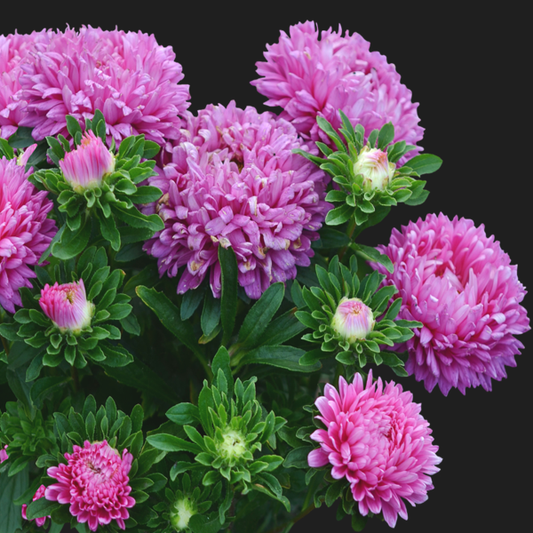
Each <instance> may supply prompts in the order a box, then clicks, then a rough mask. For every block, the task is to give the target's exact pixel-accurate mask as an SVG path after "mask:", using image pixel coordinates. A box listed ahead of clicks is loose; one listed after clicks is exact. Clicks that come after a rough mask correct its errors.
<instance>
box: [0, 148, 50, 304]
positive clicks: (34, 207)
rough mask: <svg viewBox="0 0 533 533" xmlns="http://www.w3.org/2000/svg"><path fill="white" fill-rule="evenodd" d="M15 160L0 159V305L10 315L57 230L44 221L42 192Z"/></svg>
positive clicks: (47, 203) (45, 201) (46, 209)
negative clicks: (34, 267)
mask: <svg viewBox="0 0 533 533" xmlns="http://www.w3.org/2000/svg"><path fill="white" fill-rule="evenodd" d="M29 175H30V172H27V173H26V172H24V168H23V167H22V166H19V165H17V161H16V159H11V160H7V159H6V158H5V157H3V158H2V159H0V305H2V307H3V308H4V309H6V310H8V311H10V312H11V313H14V312H15V305H22V301H21V299H20V294H19V292H18V290H19V289H20V288H21V287H31V286H32V284H31V283H30V281H29V279H30V278H34V277H35V276H36V275H35V272H33V270H32V269H31V268H30V267H31V266H34V265H36V264H37V263H38V261H39V257H40V256H41V254H42V253H43V252H44V251H45V250H46V248H48V245H49V244H50V241H51V240H52V237H53V236H54V234H55V233H56V231H57V228H56V225H55V222H54V221H53V220H51V219H48V218H46V217H47V214H48V212H49V211H50V210H51V209H52V207H53V204H52V202H51V201H50V200H48V199H47V197H46V195H47V192H46V191H37V190H36V189H35V187H34V186H33V185H32V184H31V183H30V182H29V181H28V176H29Z"/></svg>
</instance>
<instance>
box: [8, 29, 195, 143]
mask: <svg viewBox="0 0 533 533" xmlns="http://www.w3.org/2000/svg"><path fill="white" fill-rule="evenodd" d="M47 36H48V40H47V42H46V43H44V42H42V43H38V44H37V45H36V51H35V53H34V54H33V55H32V57H31V61H28V62H25V63H23V64H22V65H21V69H22V70H23V71H24V72H23V74H22V75H21V76H20V85H21V87H22V89H21V91H20V92H19V93H18V95H17V98H19V99H20V100H25V101H27V116H26V117H25V118H24V119H23V120H22V121H21V122H20V124H21V125H23V126H30V127H34V128H35V129H34V130H33V137H34V138H35V139H36V140H40V139H43V138H44V137H45V136H47V135H53V136H55V135H57V134H59V133H61V134H63V135H68V132H67V129H66V122H65V116H66V115H73V116H74V117H75V118H77V119H78V121H79V122H80V125H83V124H84V121H85V118H92V117H93V115H94V112H95V111H96V110H97V109H100V110H101V111H102V113H103V114H104V117H105V120H106V123H107V134H108V135H109V136H112V137H114V138H115V140H116V141H117V142H120V141H121V140H122V139H123V138H124V137H128V136H129V135H138V134H141V133H143V134H145V136H146V138H147V139H149V140H152V141H155V142H157V143H159V144H163V142H164V139H176V138H178V136H179V128H180V127H181V119H180V118H179V115H181V114H183V112H184V111H185V110H186V109H187V107H188V106H189V103H188V102H187V100H188V99H189V86H188V85H182V84H179V83H178V82H180V81H181V80H182V79H183V74H182V68H181V65H180V64H179V63H176V62H175V61H174V59H175V57H176V56H175V54H174V52H173V51H172V48H171V47H163V46H160V45H159V44H157V41H156V40H155V37H154V36H153V35H147V34H144V33H141V32H138V33H133V32H128V33H125V32H123V31H118V30H112V31H104V30H101V29H100V28H92V27H91V26H89V27H82V28H81V29H80V31H79V32H76V31H74V30H71V29H69V28H67V29H66V30H65V31H64V32H60V31H57V32H53V31H49V32H48V33H47Z"/></svg>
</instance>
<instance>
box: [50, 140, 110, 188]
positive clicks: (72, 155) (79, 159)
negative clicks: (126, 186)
mask: <svg viewBox="0 0 533 533" xmlns="http://www.w3.org/2000/svg"><path fill="white" fill-rule="evenodd" d="M59 167H60V168H61V172H63V176H64V177H65V180H66V181H67V182H68V183H70V185H71V186H72V188H73V189H74V191H75V192H77V193H80V194H82V193H83V191H85V190H86V189H94V188H96V187H99V186H100V185H101V183H102V179H103V178H104V177H105V176H106V175H108V174H110V173H111V172H113V171H114V170H115V157H114V155H113V154H112V153H111V152H110V151H109V150H108V149H107V148H106V146H105V145H104V143H103V142H102V139H100V137H97V136H96V135H95V134H94V133H93V132H92V131H91V130H89V131H86V132H85V134H84V135H83V138H82V141H81V144H80V145H79V146H78V147H77V148H76V150H73V151H72V152H68V153H67V154H65V158H64V159H63V160H62V161H60V162H59Z"/></svg>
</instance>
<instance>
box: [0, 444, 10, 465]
mask: <svg viewBox="0 0 533 533" xmlns="http://www.w3.org/2000/svg"><path fill="white" fill-rule="evenodd" d="M6 450H7V444H6V445H5V446H4V447H3V448H0V463H3V462H4V461H7V460H8V459H9V455H7V452H6Z"/></svg>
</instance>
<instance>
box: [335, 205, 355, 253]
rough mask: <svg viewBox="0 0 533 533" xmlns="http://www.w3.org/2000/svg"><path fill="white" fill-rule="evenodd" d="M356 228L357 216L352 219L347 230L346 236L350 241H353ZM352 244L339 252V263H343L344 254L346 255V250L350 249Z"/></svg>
mask: <svg viewBox="0 0 533 533" xmlns="http://www.w3.org/2000/svg"><path fill="white" fill-rule="evenodd" d="M356 226H357V224H356V223H355V216H354V217H353V218H352V219H350V223H349V224H348V227H347V228H346V235H348V238H349V239H350V241H351V240H352V235H353V232H354V231H355V227H356ZM350 244H351V243H350ZM350 244H347V245H346V246H344V247H343V248H341V250H340V251H339V261H342V258H343V256H344V254H345V253H346V250H347V249H348V248H349V247H350Z"/></svg>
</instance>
